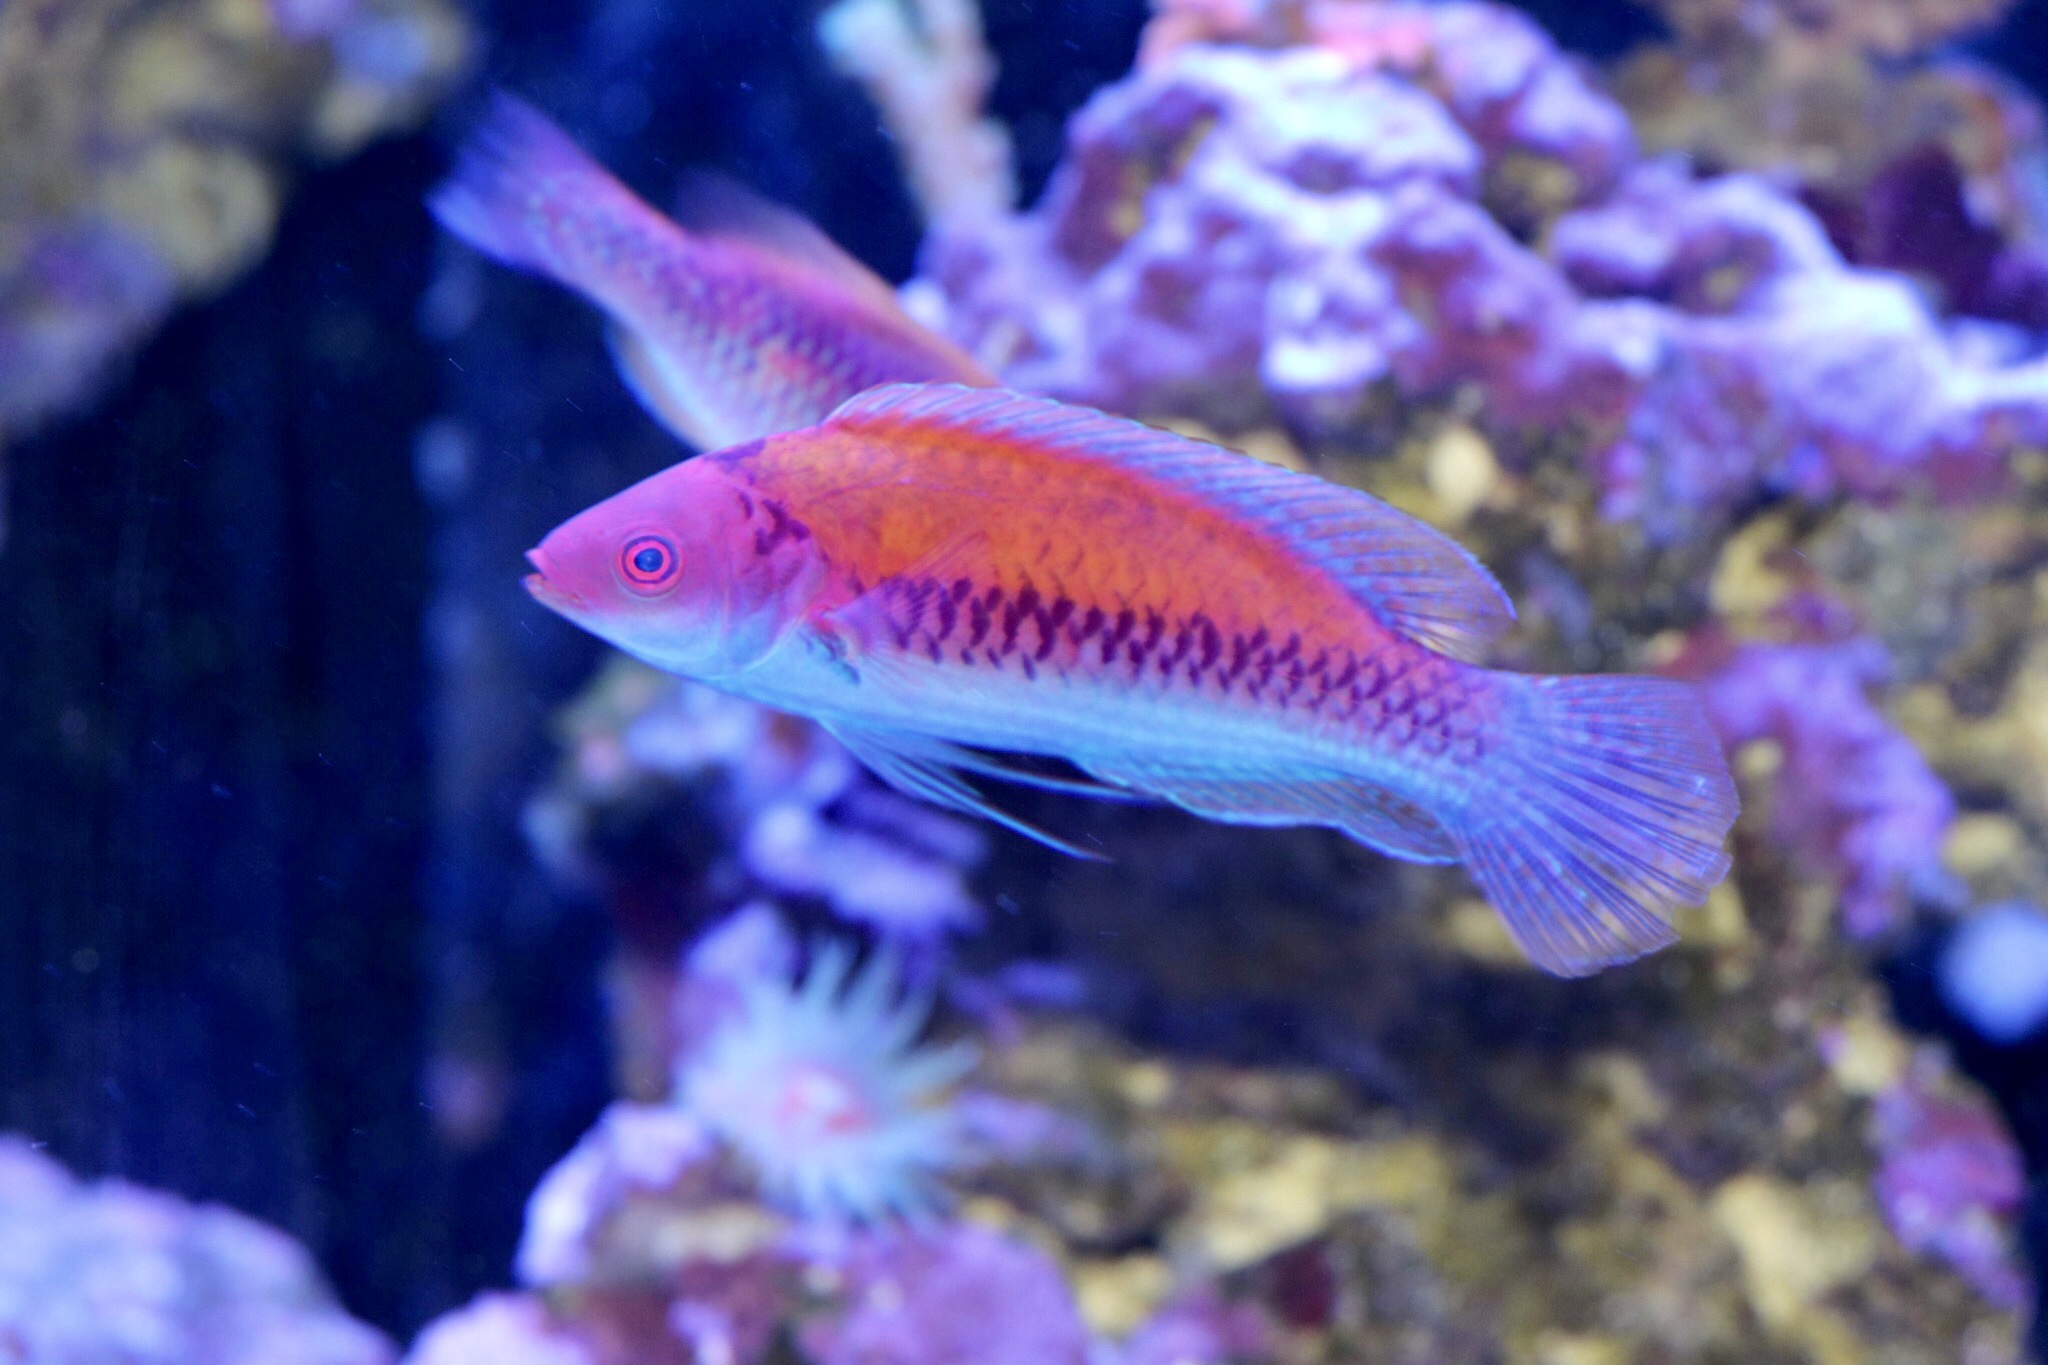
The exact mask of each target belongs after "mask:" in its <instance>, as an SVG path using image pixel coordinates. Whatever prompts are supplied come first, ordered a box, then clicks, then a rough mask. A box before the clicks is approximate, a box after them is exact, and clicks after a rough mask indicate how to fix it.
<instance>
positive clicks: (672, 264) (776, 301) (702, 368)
mask: <svg viewBox="0 0 2048 1365" xmlns="http://www.w3.org/2000/svg"><path fill="white" fill-rule="evenodd" d="M681 203H682V211H683V212H684V216H685V217H686V218H688V219H690V220H691V222H692V224H693V226H691V227H685V226H683V225H682V224H679V223H677V222H675V221H673V220H671V219H669V218H667V217H664V216H663V215H662V214H660V213H658V212H656V211H655V210H654V209H653V208H652V207H650V206H649V205H648V204H647V203H645V202H644V201H643V200H641V199H640V198H638V197H637V196H636V195H634V193H633V192H632V191H631V190H629V189H627V188H626V187H625V186H624V185H623V184H621V183H620V182H619V181H618V180H617V179H616V178H614V177H613V176H612V175H611V174H610V173H609V172H608V171H606V170H605V169H604V168H603V167H602V166H600V165H598V164H597V162H595V161H594V160H592V159H591V158H590V157H589V156H588V155H587V154H585V153H584V152H583V150H582V149H581V148H579V147H578V146H577V145H576V144H575V143H574V142H573V141H571V140H570V138H569V137H568V135H567V134H565V133H563V132H562V131H561V129H559V128H557V127H556V126H555V125H554V124H553V123H551V122H550V121H549V120H548V119H547V118H546V117H545V116H544V115H542V114H541V113H540V112H538V111H537V110H535V109H533V108H531V107H530V106H528V105H526V104H523V103H521V102H520V101H518V100H515V99H513V98H511V97H510V96H506V95H499V96H496V97H495V99H494V101H493V104H492V107H491V109H490V111H489V113H488V114H487V115H486V116H485V118H484V119H483V120H482V121H481V123H480V124H479V125H478V127H477V129H476V131H475V132H474V133H473V134H472V136H471V138H470V140H469V141H468V143H467V144H466V145H465V146H464V148H463V150H462V152H461V154H460V156H459V157H458V159H457V164H456V167H455V170H454V172H453V173H452V174H451V175H450V176H449V178H448V180H447V181H446V182H445V183H444V184H442V185H441V186H440V187H439V188H438V189H437V190H435V192H434V193H433V195H432V196H431V197H430V198H429V200H428V207H429V208H430V209H431V210H432V211H433V213H434V215H435V217H436V218H438V219H439V220H440V222H441V224H442V225H443V226H444V227H446V228H447V229H448V230H449V231H450V232H452V233H454V234H455V235H456V236H458V237H461V238H462V239H463V240H464V241H466V242H468V243H470V244H471V245H472V246H475V247H476V248H477V249H479V250H481V251H483V252H485V253H486V254H488V255H490V256H493V257H495V258H496V259H498V260H500V261H503V262H505V263H506V264H508V265H514V266H518V267H520V268H522V269H526V270H530V271H534V272H536V273H538V274H541V275H545V276H547V277H549V278H551V279H553V280H556V281H557V282H559V283H561V284H564V285H567V286H568V287H569V288H571V289H574V290H576V291H577V292H579V293H581V294H582V295H584V296H585V297H586V298H588V299H589V300H590V301H591V302H592V303H594V304H596V305H597V306H598V307H599V308H601V309H603V310H604V312H605V313H606V315H607V316H608V318H609V319H610V322H611V341H612V351H613V355H614V358H615V359H616V360H617V362H618V365H619V369H620V372H621V374H622V375H623V376H624V377H625V379H626V381H627V383H628V385H629V386H630V387H631V388H632V389H633V391H634V393H635V394H636V395H637V396H638V397H639V398H640V400H641V402H642V403H643V404H644V405H645V406H646V407H647V408H648V410H649V411H650V412H652V413H653V414H654V415H655V416H656V417H657V418H659V419H660V420H661V421H662V422H664V423H665V424H666V425H667V426H668V427H669V428H670V429H671V430H672V431H674V432H675V433H676V434H677V435H678V436H680V437H682V438H683V439H684V440H686V441H689V442H690V443H691V444H693V445H695V446H697V447H698V448H699V449H715V448H718V447H722V446H728V445H733V444H736V443H738V442H741V441H746V440H750V439H752V438H754V437H757V436H764V435H767V434H769V433H771V432H776V431H788V430H792V429H794V428H797V427H804V426H810V425H812V424H814V423H816V422H818V421H820V420H822V419H823V418H824V417H825V416H826V414H828V413H830V412H831V411H832V410H833V409H834V408H835V407H837V406H838V405H839V404H840V403H842V402H844V401H845V400H846V399H848V398H850V397H852V396H853V395H854V394H856V393H859V392H860V391H861V390H863V389H866V388H869V387H872V386H873V385H875V384H879V383H884V382H887V381H892V380H950V381H953V382H956V383H961V384H969V385H989V384H993V383H994V382H995V381H994V380H993V379H992V378H990V377H989V376H988V375H987V374H986V373H985V372H984V371H983V370H982V369H981V367H980V366H978V365H977V364H976V363H975V362H974V361H973V360H972V359H971V358H970V357H969V356H968V355H967V354H966V353H965V352H963V351H961V350H960V349H959V348H958V347H957V346H954V345H953V344H952V343H951V342H949V341H947V340H945V339H944V338H942V337H940V336H937V335H936V334H934V333H932V332H931V331H929V330H927V329H926V328H924V327H922V326H921V325H919V324H918V323H917V322H916V321H915V320H913V319H912V318H911V317H910V316H909V315H908V314H907V313H905V312H904V311H903V310H902V308H901V307H900V306H899V305H898V304H897V302H896V297H895V294H894V292H893V291H892V290H891V289H890V288H889V286H888V284H887V283H885V282H884V281H883V280H882V279H881V278H880V277H878V276H876V275H875V274H874V273H873V272H871V271H869V270H868V269H867V268H866V267H865V266H863V265H861V264H860V263H859V262H858V261H856V260H854V259H853V258H852V257H850V256H848V255H846V254H845V253H844V252H842V251H841V250H839V248H838V247H836V246H835V245H833V243H832V242H831V240H830V239H829V238H827V237H826V236H825V235H824V234H823V233H821V232H819V231H818V230H817V229H816V228H815V227H813V226H811V225H810V224H809V223H807V222H806V221H804V220H803V219H802V218H800V217H798V216H797V215H795V214H793V213H790V212H789V211H787V210H785V209H781V208H778V207H776V206H774V205H771V204H768V203H767V202H765V201H763V200H761V199H759V198H757V197H755V196H753V195H751V194H750V193H749V192H747V191H745V190H743V189H741V188H739V187H738V186H737V185H734V184H731V183H730V182H727V181H724V180H720V179H716V178H713V177H704V176H699V177H695V178H693V179H690V180H689V181H687V182H686V185H685V189H684V193H683V196H682V201H681Z"/></svg>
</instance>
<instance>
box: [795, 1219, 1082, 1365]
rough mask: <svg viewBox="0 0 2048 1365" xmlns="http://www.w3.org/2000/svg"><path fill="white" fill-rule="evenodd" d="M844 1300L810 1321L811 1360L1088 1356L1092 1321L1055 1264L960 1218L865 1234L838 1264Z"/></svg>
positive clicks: (910, 1362)
mask: <svg viewBox="0 0 2048 1365" xmlns="http://www.w3.org/2000/svg"><path fill="white" fill-rule="evenodd" d="M840 1273H841V1275H842V1276H843V1282H844V1288H843V1295H844V1299H845V1303H846V1308H845V1310H844V1311H843V1312H842V1313H840V1314H839V1315H837V1316H836V1317H831V1318H826V1319H822V1320H819V1321H817V1322H813V1323H810V1324H808V1325H807V1326H806V1328H805V1329H804V1331H803V1334H802V1339H803V1344H804V1349H805V1351H806V1352H807V1354H808V1355H809V1357H810V1358H811V1359H813V1360H815V1361H816V1362H817V1365H1086V1362H1087V1360H1088V1331H1087V1328H1086V1327H1085V1326H1084V1325H1083V1324H1082V1321H1081V1315H1080V1312H1079V1310H1078V1309H1077V1308H1076V1307H1075V1305H1074V1300H1073V1296H1072V1294H1071V1293H1069V1292H1068V1289H1067V1284H1066V1279H1065V1277H1064V1276H1063V1275H1062V1274H1061V1273H1060V1268H1059V1266H1058V1265H1057V1264H1056V1263H1055V1262H1054V1261H1053V1260H1052V1259H1051V1258H1050V1257H1048V1256H1046V1255H1045V1253H1043V1252H1041V1251H1037V1250H1035V1249H1034V1248H1032V1247H1030V1246H1028V1245H1026V1244H1025V1243H1023V1242H1019V1241H1015V1240H1013V1239H1011V1238H1008V1237H1005V1236H1003V1235H1001V1234H1000V1233H996V1232H992V1231H990V1230H989V1229H987V1228H981V1227H975V1226H973V1225H972V1224H967V1223H957V1224H953V1225H951V1226H948V1227H945V1228H942V1229H937V1230H934V1231H932V1232H929V1233H925V1232H902V1231H891V1232H877V1233H874V1234H871V1235H869V1236H866V1237H864V1238H862V1239H861V1240H860V1241H859V1242H858V1243H857V1244H856V1245H855V1246H854V1247H853V1248H852V1249H851V1250H850V1252H849V1254H848V1256H847V1257H846V1260H845V1262H844V1264H843V1266H842V1267H841V1270H840Z"/></svg>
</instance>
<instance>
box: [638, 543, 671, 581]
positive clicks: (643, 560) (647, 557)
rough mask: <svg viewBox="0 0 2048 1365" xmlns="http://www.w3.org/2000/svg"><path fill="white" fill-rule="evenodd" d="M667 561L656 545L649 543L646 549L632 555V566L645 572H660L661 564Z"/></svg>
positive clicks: (666, 557)
mask: <svg viewBox="0 0 2048 1365" xmlns="http://www.w3.org/2000/svg"><path fill="white" fill-rule="evenodd" d="M667 561H668V556H667V555H665V554H663V553H662V552H661V550H660V549H659V548H657V547H656V546H653V545H649V546H648V547H647V548H646V549H644V550H642V551H640V553H638V554H636V555H634V556H633V567H634V568H636V569H638V570H639V571H640V572H641V573H645V574H654V573H660V572H661V568H662V565H663V564H665V563H666V562H667Z"/></svg>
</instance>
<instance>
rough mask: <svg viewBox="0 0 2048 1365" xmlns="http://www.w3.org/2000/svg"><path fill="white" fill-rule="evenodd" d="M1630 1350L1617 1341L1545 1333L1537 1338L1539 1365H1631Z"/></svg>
mask: <svg viewBox="0 0 2048 1365" xmlns="http://www.w3.org/2000/svg"><path fill="white" fill-rule="evenodd" d="M1628 1362H1629V1346H1628V1343H1627V1342H1625V1341H1621V1340H1618V1339H1616V1338H1614V1337H1597V1336H1588V1335H1586V1334H1584V1333H1580V1332H1544V1333H1542V1334H1541V1335H1539V1336H1538V1337H1537V1338H1536V1347H1535V1365H1628Z"/></svg>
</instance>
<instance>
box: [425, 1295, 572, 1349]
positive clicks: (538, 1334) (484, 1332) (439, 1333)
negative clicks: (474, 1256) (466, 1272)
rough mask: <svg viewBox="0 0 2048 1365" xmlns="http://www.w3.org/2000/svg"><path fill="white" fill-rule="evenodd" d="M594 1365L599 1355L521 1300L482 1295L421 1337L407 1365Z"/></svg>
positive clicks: (529, 1300) (533, 1302) (540, 1306)
mask: <svg viewBox="0 0 2048 1365" xmlns="http://www.w3.org/2000/svg"><path fill="white" fill-rule="evenodd" d="M485 1362H488V1363H489V1365H598V1358H597V1355H596V1354H595V1353H594V1352H593V1351H592V1350H591V1349H590V1347H589V1346H588V1345H586V1344H585V1343H584V1342H583V1341H582V1340H580V1339H579V1338H578V1337H576V1336H574V1335H572V1334H571V1333H570V1331H569V1330H568V1329H567V1328H565V1327H563V1326H562V1325H561V1324H560V1323H558V1322H556V1321H555V1320H554V1318H553V1316H552V1315H551V1314H550V1313H549V1312H548V1309H547V1305H546V1304H544V1303H542V1302H541V1301H540V1300H539V1299H536V1298H533V1297H532V1296H530V1295H525V1294H485V1295H484V1296H483V1297H481V1298H479V1299H477V1300H476V1301H475V1302H474V1303H471V1304H470V1305H469V1306H468V1307H466V1308H462V1309H458V1310H457V1311H455V1312H453V1313H450V1314H448V1315H446V1316H445V1317H442V1318H438V1319H436V1320H435V1321H434V1322H432V1323H430V1324H428V1326H427V1330H426V1331H424V1332H422V1333H420V1337H419V1340H418V1341H415V1342H414V1343H413V1347H412V1350H411V1351H410V1352H409V1353H408V1354H407V1355H406V1357H405V1365H485Z"/></svg>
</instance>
